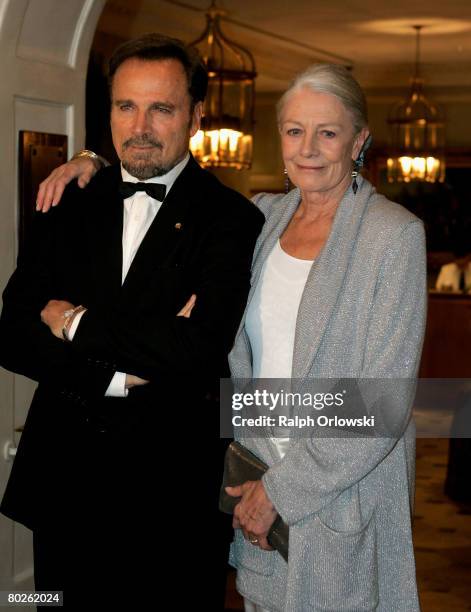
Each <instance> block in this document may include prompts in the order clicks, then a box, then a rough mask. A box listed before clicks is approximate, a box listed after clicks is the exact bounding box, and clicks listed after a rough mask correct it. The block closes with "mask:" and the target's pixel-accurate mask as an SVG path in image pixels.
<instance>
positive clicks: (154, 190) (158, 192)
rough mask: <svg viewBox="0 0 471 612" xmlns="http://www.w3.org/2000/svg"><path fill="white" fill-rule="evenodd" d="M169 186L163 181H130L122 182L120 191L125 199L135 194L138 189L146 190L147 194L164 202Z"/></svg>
mask: <svg viewBox="0 0 471 612" xmlns="http://www.w3.org/2000/svg"><path fill="white" fill-rule="evenodd" d="M166 190H167V187H166V186H165V185H162V183H128V182H122V183H120V185H119V193H120V194H121V195H122V196H123V198H124V199H126V198H130V197H131V196H133V195H134V194H135V193H136V191H145V192H146V193H147V195H149V196H150V197H151V198H154V199H155V200H158V201H159V202H163V201H164V198H165V192H166Z"/></svg>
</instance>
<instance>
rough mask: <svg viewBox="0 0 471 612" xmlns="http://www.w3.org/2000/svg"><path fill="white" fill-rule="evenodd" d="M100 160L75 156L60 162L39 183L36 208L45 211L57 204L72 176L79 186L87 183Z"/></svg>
mask: <svg viewBox="0 0 471 612" xmlns="http://www.w3.org/2000/svg"><path fill="white" fill-rule="evenodd" d="M99 164H100V162H99V161H97V160H94V159H91V158H90V157H77V158H76V159H71V160H70V161H69V162H67V163H66V164H62V166H59V167H58V168H56V169H55V170H53V171H52V172H51V174H50V175H49V176H48V177H47V178H45V179H44V181H43V182H42V183H41V184H40V185H39V191H38V196H37V198H36V210H42V212H47V211H48V210H49V209H50V208H51V206H57V205H58V204H59V202H60V199H61V197H62V194H63V193H64V189H65V188H66V186H67V185H68V184H69V183H70V181H71V180H72V179H74V178H77V179H78V180H77V183H78V186H79V187H82V188H83V187H85V186H86V185H88V183H89V182H90V180H91V179H92V177H93V176H94V175H95V174H96V173H97V172H98V170H99V169H100V165H99Z"/></svg>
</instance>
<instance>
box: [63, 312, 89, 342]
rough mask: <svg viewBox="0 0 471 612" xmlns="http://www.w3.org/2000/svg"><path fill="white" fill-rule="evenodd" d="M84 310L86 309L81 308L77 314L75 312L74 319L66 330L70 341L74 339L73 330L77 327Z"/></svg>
mask: <svg viewBox="0 0 471 612" xmlns="http://www.w3.org/2000/svg"><path fill="white" fill-rule="evenodd" d="M86 312H87V311H86V310H82V312H79V313H78V314H76V315H75V317H74V320H73V321H72V324H71V325H70V327H69V329H68V330H67V339H68V340H70V341H71V342H72V340H73V339H74V336H75V332H76V331H77V327H78V326H79V323H80V319H81V318H82V317H83V315H84V314H85V313H86Z"/></svg>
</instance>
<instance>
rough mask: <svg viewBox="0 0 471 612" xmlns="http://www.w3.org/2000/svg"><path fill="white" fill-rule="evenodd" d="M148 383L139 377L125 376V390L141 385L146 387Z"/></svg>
mask: <svg viewBox="0 0 471 612" xmlns="http://www.w3.org/2000/svg"><path fill="white" fill-rule="evenodd" d="M148 383H149V381H148V380H144V379H143V378H140V377H139V376H135V375H134V374H126V384H125V387H126V389H132V387H140V386H142V385H147V384H148Z"/></svg>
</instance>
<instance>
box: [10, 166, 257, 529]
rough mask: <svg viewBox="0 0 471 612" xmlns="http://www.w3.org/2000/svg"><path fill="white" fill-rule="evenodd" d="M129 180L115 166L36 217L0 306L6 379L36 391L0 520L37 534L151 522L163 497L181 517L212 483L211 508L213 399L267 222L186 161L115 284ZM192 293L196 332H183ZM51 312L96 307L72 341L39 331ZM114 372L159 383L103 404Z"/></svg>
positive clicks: (215, 460)
mask: <svg viewBox="0 0 471 612" xmlns="http://www.w3.org/2000/svg"><path fill="white" fill-rule="evenodd" d="M120 181H121V174H120V168H119V166H112V167H109V168H105V169H103V170H102V171H100V172H99V173H98V174H97V175H96V177H95V178H94V179H93V180H92V181H91V183H90V184H89V185H88V186H87V187H86V188H85V189H83V190H82V189H79V188H78V187H77V186H76V185H74V186H70V187H69V188H68V189H67V191H66V192H65V194H64V198H63V202H62V204H61V205H60V206H59V207H57V208H55V209H52V210H51V211H50V212H49V213H47V214H38V215H37V218H36V220H35V222H36V228H35V232H34V238H33V239H32V241H31V243H30V244H29V245H28V247H27V249H26V250H25V252H24V253H22V254H20V257H19V260H18V267H17V270H16V271H15V273H14V274H13V276H12V278H11V279H10V282H9V283H8V286H7V287H6V289H5V291H4V294H3V312H2V316H1V320H0V360H1V365H3V366H4V367H5V368H7V369H9V370H12V371H14V372H18V373H20V374H23V375H25V376H28V377H30V378H32V379H34V380H37V381H38V382H39V386H38V389H37V392H36V394H35V397H34V399H33V402H32V405H31V408H30V411H29V413H28V418H27V421H26V425H25V429H24V432H23V434H22V436H21V441H20V444H19V448H18V452H17V456H16V458H15V462H14V465H13V468H12V473H11V477H10V480H9V483H8V486H7V490H6V493H5V496H4V498H3V502H2V506H1V511H2V512H3V513H4V514H6V515H7V516H10V517H11V518H13V519H14V520H17V521H19V522H22V523H24V524H25V525H26V526H28V527H31V528H34V527H36V526H38V525H42V524H45V523H50V522H51V521H53V522H54V521H57V520H63V519H64V515H65V516H67V517H68V518H70V519H71V520H72V517H75V519H76V520H80V521H84V520H86V517H87V516H89V517H96V516H97V514H100V513H101V512H103V513H105V514H106V513H110V512H112V511H113V512H116V509H117V508H119V509H120V511H121V512H122V513H124V512H127V513H129V512H131V513H134V515H135V516H142V512H143V511H144V510H143V509H144V508H148V507H149V504H150V499H151V495H154V494H155V489H154V486H155V483H157V482H159V483H160V484H161V485H162V487H163V488H164V491H165V492H166V495H167V493H168V497H169V498H170V500H171V501H170V502H169V503H170V504H171V507H172V508H174V511H175V512H177V509H178V508H179V507H180V508H181V507H182V505H185V506H186V507H187V508H188V504H189V499H191V498H193V499H195V500H196V499H198V498H199V496H202V499H205V492H204V490H205V488H206V487H208V486H209V485H208V484H207V482H208V478H209V480H213V481H214V482H213V484H212V485H211V487H212V488H211V493H210V494H209V493H208V495H210V499H211V504H213V505H214V506H216V495H215V494H214V491H215V490H216V489H215V488H214V486H216V487H217V484H218V483H217V480H218V479H219V474H220V467H219V461H220V459H219V457H218V456H217V453H216V454H214V452H213V451H214V449H216V450H217V447H218V442H219V440H218V437H219V436H218V422H219V420H218V417H219V415H218V411H217V405H216V404H215V403H214V402H213V403H212V402H210V401H207V398H208V392H213V393H214V389H215V388H217V385H218V379H219V377H220V376H225V375H227V361H226V356H227V353H228V352H229V350H230V348H231V346H232V342H233V339H234V336H235V333H236V330H237V326H238V323H239V321H240V318H241V316H242V313H243V309H244V307H245V303H246V298H247V294H248V289H249V284H250V264H251V258H252V252H253V248H254V244H255V240H256V238H257V235H258V233H259V231H260V229H261V226H262V224H263V215H262V214H261V213H260V212H259V211H258V210H257V209H256V208H255V206H254V205H253V204H252V203H250V202H249V201H247V200H246V199H245V198H244V197H242V196H241V195H240V194H238V193H236V192H235V191H233V190H231V189H228V188H227V187H225V186H224V185H222V184H221V183H220V182H219V181H218V180H217V179H216V178H215V177H214V176H212V175H211V174H209V173H208V172H206V171H204V170H202V169H201V168H200V167H199V166H198V164H197V163H196V162H195V161H194V160H193V159H192V158H191V159H190V161H189V163H188V164H187V166H186V167H185V169H184V170H183V172H182V173H181V174H180V176H179V177H178V178H177V180H176V182H175V183H174V185H173V187H172V189H171V191H170V192H169V194H168V197H167V198H166V199H165V201H164V202H163V204H162V206H161V208H160V210H159V212H158V214H157V216H156V218H155V220H154V221H153V223H152V225H151V227H150V229H149V230H148V232H147V234H146V236H145V237H144V240H143V242H142V244H141V246H140V248H139V250H138V252H137V254H136V256H135V258H134V261H133V263H132V265H131V268H130V270H129V272H128V275H127V277H126V279H125V282H124V284H123V285H121V273H122V272H121V271H122V223H123V202H122V198H121V197H120V196H119V193H118V185H119V183H120ZM192 293H195V294H196V295H197V302H196V306H195V307H194V309H193V312H192V315H191V317H190V318H189V319H186V318H184V317H177V316H176V314H177V312H178V311H179V310H180V309H181V308H182V306H183V305H184V304H185V303H186V301H187V299H188V298H189V297H190V295H191V294H192ZM50 299H61V300H68V301H70V302H72V303H73V304H76V305H78V304H82V305H84V306H85V307H87V309H88V310H87V312H86V313H85V315H84V316H83V317H82V320H81V322H80V325H79V327H78V330H77V333H76V335H75V337H74V340H73V342H71V343H68V342H64V341H62V340H59V339H57V338H55V337H54V336H53V335H52V333H51V332H50V331H49V329H48V328H47V327H46V326H45V325H44V324H42V323H41V321H40V311H41V309H42V308H43V307H44V305H45V304H46V303H47V302H48V300H50ZM115 371H122V372H126V373H130V374H136V375H138V376H141V377H142V378H145V379H147V380H149V381H150V384H148V385H146V386H144V387H138V388H135V389H131V390H130V392H129V395H128V397H127V398H123V399H122V398H105V397H104V393H105V390H106V389H107V387H108V385H109V383H110V381H111V378H112V376H113V374H114V372H115ZM196 449H199V452H198V453H195V450H196ZM201 450H202V451H203V452H201ZM178 457H180V458H182V459H183V466H184V467H183V468H179V469H177V467H176V465H177V463H176V461H177V459H178ZM201 480H203V485H199V484H197V483H199V482H200V481H201ZM201 486H202V488H201ZM188 487H190V490H188ZM191 487H193V489H192V488H191ZM182 488H184V489H185V492H183V491H182ZM208 491H209V489H208ZM207 499H209V497H207ZM203 514H204V512H203V511H202V512H201V515H202V516H203ZM123 516H124V514H123ZM90 520H91V519H90Z"/></svg>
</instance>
